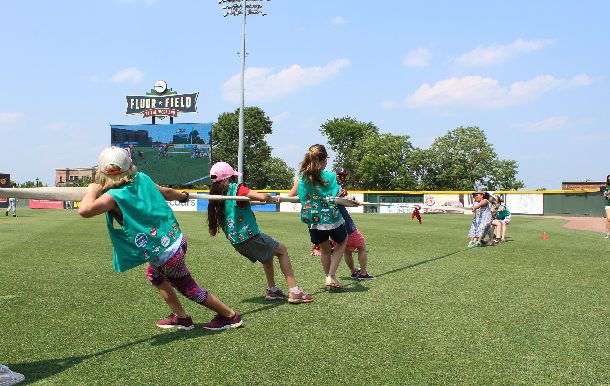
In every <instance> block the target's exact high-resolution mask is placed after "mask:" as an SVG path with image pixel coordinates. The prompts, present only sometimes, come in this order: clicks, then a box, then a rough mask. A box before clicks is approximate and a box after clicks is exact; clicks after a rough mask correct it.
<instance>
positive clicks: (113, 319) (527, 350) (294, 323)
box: [0, 209, 610, 385]
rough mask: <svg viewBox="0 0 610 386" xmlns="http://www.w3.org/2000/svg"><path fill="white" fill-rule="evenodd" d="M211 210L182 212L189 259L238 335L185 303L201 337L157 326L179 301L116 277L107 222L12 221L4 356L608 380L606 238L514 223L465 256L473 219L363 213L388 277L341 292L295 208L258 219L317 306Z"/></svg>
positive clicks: (336, 376)
mask: <svg viewBox="0 0 610 386" xmlns="http://www.w3.org/2000/svg"><path fill="white" fill-rule="evenodd" d="M204 216H205V213H186V212H182V213H178V214H177V217H178V219H179V221H180V223H181V225H182V227H183V230H184V231H185V233H186V235H187V238H188V245H189V250H188V254H187V262H188V264H189V267H190V269H191V272H192V274H193V277H194V278H195V279H196V280H197V281H198V282H199V283H200V284H201V285H203V286H204V287H206V288H207V289H208V290H210V291H211V292H212V293H214V294H215V295H216V296H218V297H219V298H220V299H221V300H223V301H224V302H226V303H227V304H229V305H230V306H232V307H234V308H235V309H237V310H238V311H240V312H241V313H242V315H243V319H244V325H243V327H242V328H240V329H236V330H230V331H225V332H220V333H215V332H208V331H205V330H203V329H202V328H201V323H203V322H206V321H208V320H209V319H210V318H211V317H212V316H213V315H212V313H211V312H210V311H208V310H207V309H205V308H203V307H200V306H197V305H196V304H194V303H191V302H189V301H188V300H184V304H185V305H186V307H187V310H188V311H189V312H190V314H191V315H192V316H193V318H194V320H195V322H196V323H197V324H198V325H197V328H196V329H195V330H191V331H186V332H167V331H162V330H159V329H157V328H156V327H155V321H156V319H158V318H161V317H164V316H166V315H167V314H168V313H169V311H168V309H167V307H166V306H165V304H164V302H163V301H162V300H161V298H160V297H159V296H158V294H157V293H156V290H155V289H154V288H152V287H151V286H150V285H149V284H148V283H147V280H146V277H145V275H144V267H139V268H136V269H133V270H131V271H129V272H126V273H121V274H119V273H115V272H113V271H112V261H111V247H110V242H109V240H108V236H107V234H106V230H105V223H104V218H103V217H101V216H99V217H97V218H93V219H81V218H79V216H78V215H77V213H76V212H75V211H65V210H64V211H61V210H56V211H53V210H28V209H20V210H19V213H18V217H17V218H12V217H4V216H0V262H1V264H2V269H1V270H0V306H1V308H2V312H1V313H0V326H1V328H0V363H4V364H7V365H9V366H10V367H11V368H12V369H13V370H15V371H18V372H21V373H23V374H25V376H26V378H27V380H28V381H30V382H32V383H33V384H40V385H43V384H44V385H95V384H99V385H132V384H133V385H174V384H175V385H194V384H206V385H254V384H257V385H258V384H260V385H330V384H336V385H341V384H343V385H420V384H459V385H471V384H486V385H488V384H527V385H531V384H608V383H610V295H609V291H608V286H609V282H610V280H609V278H610V241H609V240H604V239H603V235H602V234H600V233H592V232H585V231H574V230H568V229H564V228H562V227H561V224H562V223H563V221H562V220H556V219H544V218H536V217H519V216H516V217H515V218H514V219H513V223H512V224H511V225H510V226H509V230H508V236H509V242H507V243H505V244H502V245H500V246H497V247H487V248H474V249H467V248H465V245H466V243H467V237H466V234H467V232H468V227H469V224H470V217H469V216H462V215H424V219H423V221H424V222H423V225H419V224H418V223H417V222H416V221H412V220H411V219H410V217H409V216H406V215H380V214H377V215H354V220H355V221H356V223H357V224H358V226H359V228H360V229H361V231H362V233H363V234H364V235H365V236H366V238H367V242H368V246H369V252H370V256H369V257H370V272H371V273H373V274H375V275H377V280H373V281H367V282H355V281H352V280H349V279H347V278H346V276H347V275H348V272H347V269H346V267H345V265H342V266H341V267H340V271H339V272H340V275H339V276H340V277H343V278H344V282H346V283H347V284H348V287H347V289H346V290H345V291H343V292H342V293H328V292H327V291H326V290H325V289H324V288H323V283H324V282H323V274H322V269H321V267H320V263H319V260H318V259H317V258H314V257H311V256H310V255H309V247H310V244H309V242H308V233H307V230H306V228H305V226H304V225H303V224H301V223H300V222H299V220H298V215H297V214H289V213H259V214H257V217H258V219H259V224H260V226H261V229H262V230H263V231H264V232H266V233H268V234H270V235H271V236H273V237H274V238H276V239H278V240H280V241H281V242H282V243H284V244H286V245H287V246H288V248H289V251H290V255H291V257H292V261H293V266H294V269H295V272H296V275H297V278H298V280H299V282H300V284H301V285H302V286H303V287H304V288H305V290H307V291H309V292H310V293H311V294H313V296H314V299H315V300H314V302H313V303H311V304H302V305H290V304H287V303H273V302H267V301H265V300H264V299H263V297H262V295H263V294H264V288H265V285H264V276H263V272H262V268H261V266H260V265H254V264H251V263H250V262H249V261H247V260H246V259H245V258H243V257H241V256H240V255H239V254H238V253H237V252H235V251H234V250H233V249H232V248H231V247H230V245H229V243H228V242H227V241H226V240H225V239H224V238H223V237H216V238H215V239H212V238H210V237H209V236H208V234H207V230H206V224H205V217H204ZM543 231H544V232H546V233H547V235H548V240H546V241H543V240H541V235H542V232H543ZM278 271H279V269H278ZM277 277H278V279H279V280H278V282H279V283H280V284H281V287H282V288H284V289H285V282H283V280H282V279H281V273H279V272H277Z"/></svg>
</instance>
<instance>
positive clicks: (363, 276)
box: [358, 272, 376, 280]
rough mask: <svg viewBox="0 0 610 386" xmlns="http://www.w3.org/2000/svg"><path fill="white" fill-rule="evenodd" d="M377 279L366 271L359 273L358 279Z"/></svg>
mask: <svg viewBox="0 0 610 386" xmlns="http://www.w3.org/2000/svg"><path fill="white" fill-rule="evenodd" d="M373 279H376V277H375V276H373V275H371V274H370V273H368V272H367V273H365V274H362V273H361V274H360V275H358V280H373Z"/></svg>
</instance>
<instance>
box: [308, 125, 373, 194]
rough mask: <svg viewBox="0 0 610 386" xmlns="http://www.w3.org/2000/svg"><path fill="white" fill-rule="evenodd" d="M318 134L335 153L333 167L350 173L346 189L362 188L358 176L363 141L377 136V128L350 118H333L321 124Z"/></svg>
mask: <svg viewBox="0 0 610 386" xmlns="http://www.w3.org/2000/svg"><path fill="white" fill-rule="evenodd" d="M320 132H321V133H322V134H323V135H325V136H326V138H327V143H328V146H329V147H330V149H331V150H332V151H333V152H334V153H335V159H334V160H333V166H334V167H338V166H341V167H343V168H345V169H347V170H348V171H349V172H350V174H351V175H350V179H349V181H350V182H349V183H348V188H350V189H362V188H364V186H363V185H362V184H361V183H360V176H359V175H358V173H359V170H360V168H359V165H360V162H361V161H362V158H363V156H364V151H365V150H364V140H365V139H367V138H371V137H375V138H376V137H378V136H379V129H378V128H377V126H375V125H374V124H373V123H372V122H360V121H358V120H356V119H354V118H351V117H343V118H333V119H329V120H327V121H326V122H324V123H323V124H322V126H321V127H320Z"/></svg>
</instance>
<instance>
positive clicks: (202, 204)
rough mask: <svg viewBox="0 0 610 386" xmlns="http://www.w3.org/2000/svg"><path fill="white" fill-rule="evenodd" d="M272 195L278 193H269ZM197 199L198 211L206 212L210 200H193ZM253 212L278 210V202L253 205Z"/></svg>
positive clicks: (204, 193)
mask: <svg viewBox="0 0 610 386" xmlns="http://www.w3.org/2000/svg"><path fill="white" fill-rule="evenodd" d="M197 194H202V195H206V194H208V192H197ZM269 194H270V195H271V196H276V195H277V193H269ZM191 201H197V204H196V209H195V210H196V211H199V212H206V211H207V210H208V203H209V200H191ZM251 208H252V211H253V212H277V204H264V205H252V206H251Z"/></svg>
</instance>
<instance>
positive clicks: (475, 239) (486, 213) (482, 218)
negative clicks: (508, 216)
mask: <svg viewBox="0 0 610 386" xmlns="http://www.w3.org/2000/svg"><path fill="white" fill-rule="evenodd" d="M472 196H473V198H474V201H475V202H474V204H473V205H472V214H473V219H472V225H471V226H470V230H469V231H468V237H469V238H470V241H469V242H468V247H469V248H470V247H481V246H483V244H482V243H481V240H482V239H483V237H484V236H485V235H486V234H487V233H488V231H489V227H491V221H492V217H491V206H490V204H489V196H488V194H487V192H485V191H482V190H479V191H476V192H474V193H473V194H472Z"/></svg>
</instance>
